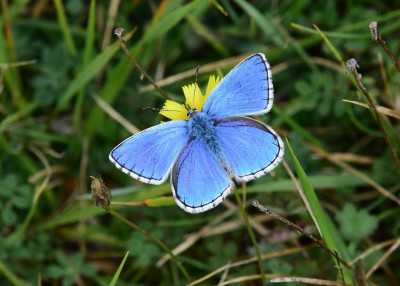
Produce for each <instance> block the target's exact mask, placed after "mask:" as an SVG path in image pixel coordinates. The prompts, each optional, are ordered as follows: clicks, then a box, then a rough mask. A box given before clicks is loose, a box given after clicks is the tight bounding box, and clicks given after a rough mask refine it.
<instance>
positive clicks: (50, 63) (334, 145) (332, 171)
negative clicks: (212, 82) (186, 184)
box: [0, 0, 400, 285]
mask: <svg viewBox="0 0 400 286" xmlns="http://www.w3.org/2000/svg"><path fill="white" fill-rule="evenodd" d="M0 8H1V15H0V19H1V21H0V28H1V29H0V31H1V33H0V120H1V122H0V284H1V285H110V284H111V285H187V284H189V283H194V284H192V285H217V284H218V283H220V284H218V285H262V283H267V282H269V281H270V279H271V278H272V277H293V276H296V277H308V278H316V279H323V280H330V281H338V283H340V281H341V280H342V278H341V274H340V271H339V270H338V268H337V265H335V259H332V255H331V253H329V252H328V251H326V250H325V249H323V248H322V247H320V246H317V245H316V244H314V243H313V242H312V241H311V240H310V239H308V238H306V237H305V236H304V235H300V234H299V233H297V232H296V231H295V230H294V229H293V228H292V227H290V226H288V225H286V224H284V223H282V222H281V221H279V220H277V219H275V218H272V217H270V216H267V215H266V214H263V213H261V212H259V211H258V210H257V209H255V208H254V207H252V206H251V201H252V200H253V199H257V200H259V202H260V203H261V204H262V205H264V206H266V207H268V208H270V209H272V210H273V211H274V212H276V213H278V214H280V215H282V216H283V217H285V218H287V219H288V220H290V221H292V222H293V223H295V224H297V225H299V226H300V227H301V228H303V229H305V230H306V231H308V232H310V233H312V234H313V235H314V236H315V237H317V238H320V235H319V231H318V229H319V228H320V229H322V233H323V234H324V235H323V236H324V239H325V241H326V242H327V244H328V246H329V247H330V248H331V249H332V248H335V247H331V246H332V245H337V246H338V248H339V249H337V250H338V251H339V254H340V256H341V257H342V258H343V259H344V261H346V262H347V263H348V264H349V266H351V267H352V269H350V270H349V268H347V267H345V266H344V265H343V264H341V267H342V268H343V270H344V277H345V280H346V283H348V284H350V283H354V284H359V285H362V282H363V281H368V283H371V285H399V284H400V254H399V249H398V246H399V243H400V242H399V237H400V219H399V215H400V209H399V201H400V199H399V189H400V180H399V175H400V173H399V169H400V168H399V164H398V161H396V160H398V159H397V158H396V155H394V154H399V151H400V128H399V119H400V116H399V114H400V94H399V91H400V73H399V71H398V70H396V66H395V64H394V63H393V62H392V61H391V60H390V58H389V56H388V55H387V54H386V53H385V51H384V49H383V48H382V47H381V46H380V45H379V44H378V43H375V42H373V41H372V39H371V33H370V31H369V28H368V25H369V24H370V22H371V21H377V22H378V29H379V32H380V33H381V35H382V37H383V39H384V40H385V42H386V44H387V46H388V47H389V49H390V51H391V52H392V53H393V55H394V57H395V58H397V59H398V58H399V54H400V2H396V1H362V0H356V1H311V0H298V1H293V0H282V1H262V0H252V1H244V0H232V1H229V0H218V1H217V0H212V1H211V0H210V1H200V0H195V1H178V0H170V1H166V0H165V1H140V0H131V1H99V0H98V1H79V0H65V1H60V0H54V1H50V0H38V1H27V0H14V1H7V0H2V1H1V6H0ZM314 25H315V26H314ZM117 27H121V28H124V30H125V32H124V35H129V36H130V37H129V38H127V39H126V44H127V46H128V48H129V50H130V53H131V54H132V55H133V57H134V58H135V59H136V60H137V62H138V63H139V64H140V65H141V66H142V67H143V68H144V69H145V70H146V71H147V72H148V73H149V74H150V75H151V76H152V77H153V78H154V80H156V81H158V82H159V84H160V86H162V88H163V89H164V90H165V91H166V92H167V93H168V95H169V96H170V97H171V98H172V99H174V100H176V101H178V102H183V92H182V86H183V85H186V84H189V83H192V82H194V81H195V69H196V67H197V66H198V65H199V66H200V71H199V76H198V83H199V86H200V87H202V88H203V90H205V87H206V83H207V81H208V77H209V76H210V75H211V74H214V75H221V76H223V75H224V74H226V73H227V72H228V71H229V70H230V69H231V68H232V67H234V66H235V65H236V64H237V63H239V62H240V60H241V59H243V58H245V57H246V56H248V55H250V54H252V53H255V52H262V53H265V54H266V56H267V58H268V61H269V62H270V64H271V66H272V72H273V81H274V88H275V104H274V107H273V109H272V111H271V112H270V113H269V114H267V115H263V116H260V117H259V118H258V119H260V120H262V121H264V122H266V123H268V124H269V125H271V126H272V127H273V128H274V129H275V130H277V132H278V133H279V134H281V135H282V137H287V139H288V142H290V146H291V147H292V149H293V152H294V154H295V156H296V157H297V159H298V162H299V164H296V160H295V161H293V158H294V157H293V156H290V153H289V152H288V151H287V152H286V154H285V162H284V164H281V165H280V166H279V167H278V168H277V169H275V170H274V171H273V172H272V174H271V175H267V176H264V177H262V178H260V179H258V180H255V181H253V182H251V183H249V184H248V185H247V186H246V187H238V188H237V192H236V196H235V195H233V194H232V195H230V196H229V197H228V199H227V200H226V202H224V204H222V205H220V206H218V207H217V208H215V209H213V210H211V211H208V212H206V213H203V214H199V215H192V214H187V213H185V212H184V211H182V210H181V209H180V208H179V207H177V206H176V205H175V202H174V200H173V199H172V197H171V190H170V186H169V183H165V184H163V185H161V186H157V187H155V186H152V185H144V184H141V183H140V182H138V181H135V180H134V179H132V178H131V177H129V176H127V175H126V174H123V173H122V172H120V171H119V170H117V169H116V168H115V167H114V166H113V164H112V163H111V162H110V161H109V160H108V154H109V152H110V151H111V150H112V148H113V147H114V146H115V145H116V144H118V143H119V142H121V141H122V140H123V139H125V138H127V137H128V136H130V134H131V132H130V131H129V130H132V129H128V128H129V126H128V124H127V123H124V122H121V120H118V118H117V120H116V116H117V117H118V115H120V116H121V117H122V118H124V119H125V120H127V121H128V122H129V123H130V124H131V126H130V127H131V128H135V127H136V128H137V129H139V130H142V129H145V128H148V127H151V126H153V125H156V124H158V123H159V122H160V121H162V120H166V119H165V118H163V117H162V116H160V115H159V114H158V112H157V111H152V110H143V108H144V107H154V108H161V107H162V105H163V103H164V98H163V97H162V96H161V95H160V93H159V92H157V91H155V90H154V89H153V88H151V86H150V85H149V82H148V81H146V80H145V79H141V75H140V73H139V72H138V71H137V69H136V68H135V67H134V65H133V64H132V63H131V62H130V61H129V59H128V58H127V57H126V55H124V53H123V51H122V49H121V47H120V43H119V42H118V40H117V38H116V37H115V36H114V35H113V30H114V29H115V28H117ZM318 29H319V30H320V31H318ZM350 58H355V59H356V60H357V62H358V64H359V66H360V67H359V68H358V72H359V73H361V74H362V78H361V80H362V83H363V85H364V87H365V89H366V91H367V92H368V94H369V95H370V96H371V97H372V98H373V99H374V101H375V102H376V104H377V105H379V106H381V107H385V108H386V109H383V108H379V109H378V114H379V118H380V121H381V122H382V126H383V127H382V128H383V129H384V132H382V128H380V127H379V124H378V123H377V120H376V115H375V113H374V112H373V111H372V110H371V109H368V105H369V104H370V103H369V102H368V101H367V100H366V98H365V97H364V96H363V94H362V92H361V90H360V89H359V88H358V87H357V85H356V83H355V80H354V78H353V77H352V74H351V73H346V67H345V62H346V61H347V60H348V59H350ZM343 100H351V101H355V102H360V103H363V104H365V105H366V106H364V107H363V106H359V105H356V104H354V103H351V102H345V101H343ZM383 134H386V137H387V139H386V140H385V138H384V135H383ZM397 156H398V155H397ZM300 165H301V167H302V168H303V170H304V172H305V174H303V176H302V175H301V172H300V168H301V167H300ZM291 172H294V174H295V176H299V177H300V179H302V180H301V186H302V188H303V189H304V191H305V192H306V198H304V199H302V198H301V195H300V193H299V192H298V187H296V184H295V182H294V181H293V178H291ZM90 176H95V177H100V176H101V177H102V178H103V180H104V182H105V184H106V185H107V186H108V187H109V188H110V189H111V192H112V195H113V199H112V200H113V202H114V203H115V202H129V203H131V205H130V206H126V205H119V204H115V205H111V208H112V211H108V212H107V211H106V210H103V209H102V208H99V207H97V206H96V205H95V204H94V202H93V201H92V199H91V194H90V183H91V178H90ZM307 182H310V183H311V184H307ZM311 186H313V188H312V187H311ZM313 189H314V190H315V193H316V195H317V197H318V199H316V198H314V200H312V198H311V199H310V194H313ZM244 191H246V199H247V200H246V201H244V202H243V196H242V194H243V192H244ZM242 203H244V208H241V205H242ZM308 204H310V205H311V209H314V207H316V208H318V207H320V206H322V208H323V209H324V210H325V212H324V213H325V214H326V217H325V215H323V216H322V217H321V216H320V215H318V216H317V218H316V219H314V220H313V218H312V216H311V214H312V211H310V208H307V205H308ZM324 229H325V230H326V229H330V230H332V231H333V232H330V234H328V233H326V232H324ZM330 240H332V241H335V240H337V244H330V243H329V241H330ZM332 243H334V242H332ZM160 245H161V246H160ZM168 249H169V250H168ZM173 249H178V250H176V252H175V254H176V259H172V260H171V259H163V257H164V256H168V254H167V253H168V251H171V250H173ZM128 251H129V254H128V256H127V258H126V260H124V261H123V258H124V256H125V254H126V253H127V252H128ZM263 255H264V256H263ZM261 256H263V257H261ZM357 259H360V261H362V263H360V264H359V265H361V266H360V267H358V268H357V269H358V270H356V263H355V261H356V260H357ZM122 265H123V268H122V270H121V271H119V270H118V267H119V266H122ZM209 274H210V275H209ZM260 274H265V275H266V279H264V280H262V279H261V276H260ZM206 275H209V276H207V277H205V276H206ZM113 278H114V280H113ZM200 278H204V280H202V281H197V282H196V280H197V279H200ZM357 279H358V280H357ZM303 282H304V281H303ZM306 282H307V281H306ZM308 283H310V284H311V281H308ZM291 285H293V283H291ZM332 285H334V284H332ZM338 285H339V284H338Z"/></svg>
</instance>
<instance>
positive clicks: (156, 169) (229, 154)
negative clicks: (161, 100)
mask: <svg viewBox="0 0 400 286" xmlns="http://www.w3.org/2000/svg"><path fill="white" fill-rule="evenodd" d="M271 77H272V76H271V71H270V67H269V64H268V62H267V61H266V59H265V56H264V55H263V54H255V55H252V56H250V57H248V58H247V59H245V60H244V61H242V62H241V63H240V64H239V65H237V66H236V67H235V68H234V69H233V70H232V71H231V72H230V73H229V74H228V75H227V76H226V77H225V78H223V79H222V81H221V82H220V83H219V84H218V85H217V86H216V87H215V88H214V90H212V91H211V93H210V94H209V96H208V97H207V98H206V99H205V102H204V105H203V106H201V109H197V108H194V106H195V104H190V102H188V101H187V104H186V109H187V114H188V118H187V120H172V121H169V122H166V123H162V124H160V125H157V126H154V127H152V128H149V129H146V130H144V131H142V132H140V133H138V134H135V135H133V136H132V137H130V138H128V139H126V140H125V141H123V142H122V143H120V144H119V145H118V146H117V147H115V148H114V150H113V151H112V152H111V153H110V160H111V161H112V162H114V164H115V165H116V166H117V167H118V168H120V169H121V170H122V171H123V172H125V173H127V174H129V175H130V176H132V177H133V178H135V179H138V180H140V181H142V182H145V183H150V184H161V183H163V182H164V181H165V180H166V179H167V176H168V174H171V188H172V192H173V195H174V197H175V199H176V202H177V204H178V205H179V206H180V207H181V208H182V209H184V210H185V211H187V212H190V213H199V212H204V211H206V210H209V209H211V208H213V207H215V206H216V205H218V204H219V203H221V202H222V201H223V199H224V198H225V197H226V196H227V195H228V194H229V193H230V192H231V191H232V190H233V188H234V186H235V185H234V183H233V180H234V181H236V182H239V183H241V182H247V181H250V180H253V179H256V178H258V177H260V176H262V175H264V174H266V173H268V172H270V171H271V170H272V169H274V168H275V167H276V166H277V165H278V164H279V163H280V161H281V160H282V156H283V153H284V145H283V142H282V140H281V138H280V137H279V136H278V134H277V133H276V132H275V131H274V130H273V129H272V128H270V127H269V126H268V125H266V124H265V123H262V122H260V121H257V120H254V119H252V118H249V117H245V116H243V115H254V114H263V113H266V112H268V111H269V110H270V109H271V107H272V102H273V86H272V79H271ZM190 105H191V106H190Z"/></svg>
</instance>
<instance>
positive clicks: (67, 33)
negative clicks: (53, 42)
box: [53, 0, 77, 55]
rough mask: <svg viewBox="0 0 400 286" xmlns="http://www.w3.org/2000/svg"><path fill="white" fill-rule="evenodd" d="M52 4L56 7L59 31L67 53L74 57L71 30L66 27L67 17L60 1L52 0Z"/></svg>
mask: <svg viewBox="0 0 400 286" xmlns="http://www.w3.org/2000/svg"><path fill="white" fill-rule="evenodd" d="M53 2H54V5H55V7H56V11H57V17H58V21H59V23H60V26H61V31H62V33H63V36H64V40H65V44H66V45H67V48H68V50H69V52H70V53H71V54H72V55H76V53H77V49H76V45H75V42H74V38H73V37H72V33H71V29H70V27H69V25H68V21H67V17H66V15H65V11H64V5H63V3H62V1H61V0H53Z"/></svg>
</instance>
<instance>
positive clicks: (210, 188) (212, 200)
mask: <svg viewBox="0 0 400 286" xmlns="http://www.w3.org/2000/svg"><path fill="white" fill-rule="evenodd" d="M171 186H172V192H173V194H174V197H175V199H176V203H177V204H178V205H179V206H180V207H181V208H182V209H184V210H185V211H187V212H190V213H200V212H204V211H206V210H209V209H211V208H214V207H215V206H216V205H218V204H219V203H221V202H222V201H223V199H224V198H225V197H226V196H227V195H228V194H229V193H230V192H231V190H232V189H233V188H234V185H233V182H232V181H231V180H230V179H229V178H228V176H227V174H226V172H225V170H224V169H223V168H222V167H221V165H220V164H218V163H217V162H216V160H215V159H214V156H213V155H212V154H211V152H210V151H209V150H208V149H207V148H206V147H205V146H204V144H203V143H202V142H200V141H199V140H197V139H191V140H190V141H189V142H188V144H187V146H186V147H185V148H184V149H183V150H182V152H181V154H180V155H179V157H178V160H177V161H176V163H175V165H174V167H173V169H172V173H171Z"/></svg>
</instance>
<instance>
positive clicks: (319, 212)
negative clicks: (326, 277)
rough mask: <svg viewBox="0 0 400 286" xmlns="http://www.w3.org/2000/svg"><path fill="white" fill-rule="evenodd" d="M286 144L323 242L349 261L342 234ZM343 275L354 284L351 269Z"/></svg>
mask: <svg viewBox="0 0 400 286" xmlns="http://www.w3.org/2000/svg"><path fill="white" fill-rule="evenodd" d="M285 142H286V147H287V150H288V152H289V155H290V157H291V158H292V161H293V164H294V167H295V169H296V173H297V176H298V178H299V181H300V184H301V186H302V188H303V191H304V194H305V196H306V198H307V201H308V203H309V205H310V208H311V211H312V212H313V214H314V215H312V217H315V219H316V221H314V223H315V224H317V225H318V226H319V227H318V229H320V230H321V236H322V239H323V241H324V242H325V244H326V245H327V247H328V248H329V249H331V251H335V250H336V251H338V253H339V255H341V256H342V257H343V259H344V260H345V261H349V259H350V256H349V253H348V251H347V248H346V245H345V243H344V241H343V239H342V237H341V236H340V233H339V232H338V231H337V229H336V228H335V225H334V223H333V222H332V221H331V219H330V218H329V216H328V215H327V214H326V212H325V211H324V209H323V208H322V207H321V204H320V203H319V200H318V197H317V195H316V194H315V191H314V188H313V186H312V184H311V182H310V181H309V179H308V177H307V175H306V173H305V172H304V170H303V168H302V167H301V164H300V162H299V161H298V160H297V158H296V156H295V154H294V152H293V150H292V148H291V146H290V144H289V141H288V140H287V138H285ZM332 258H333V259H334V262H335V264H336V265H337V266H338V267H339V265H338V262H337V260H336V258H335V257H332ZM343 275H344V280H345V281H346V283H347V284H353V283H354V281H353V275H352V273H351V271H350V270H349V269H347V268H343Z"/></svg>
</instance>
